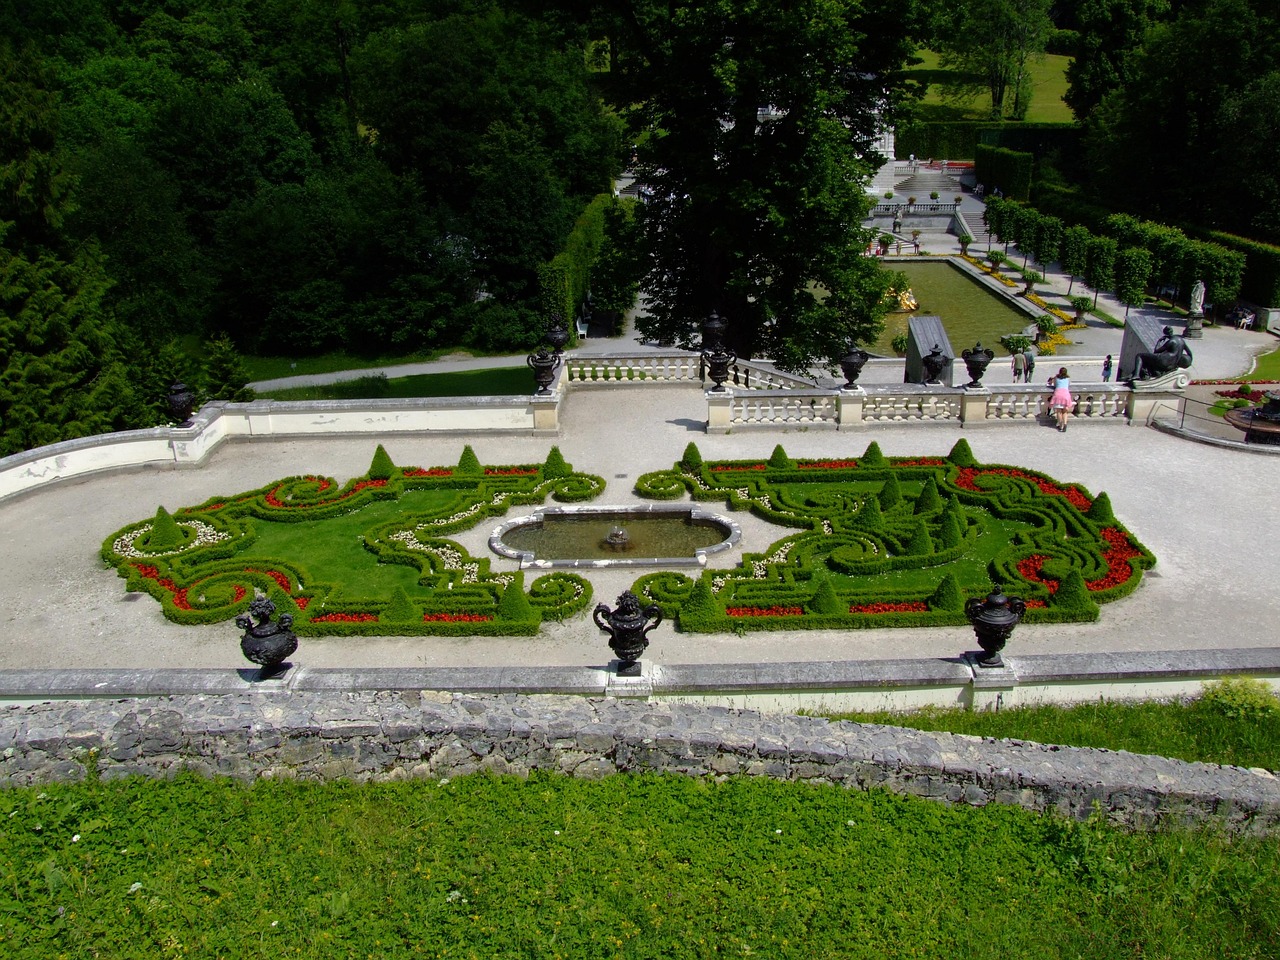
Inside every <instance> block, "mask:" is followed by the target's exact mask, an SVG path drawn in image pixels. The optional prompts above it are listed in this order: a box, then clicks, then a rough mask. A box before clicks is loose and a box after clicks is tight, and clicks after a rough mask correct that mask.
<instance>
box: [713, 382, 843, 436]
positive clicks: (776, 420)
mask: <svg viewBox="0 0 1280 960" xmlns="http://www.w3.org/2000/svg"><path fill="white" fill-rule="evenodd" d="M729 417H730V422H732V423H735V424H739V425H743V426H746V425H759V426H774V427H777V426H787V425H789V424H795V425H802V424H811V423H830V424H837V423H839V422H840V402H839V397H838V396H836V395H835V394H834V393H832V392H830V391H822V392H801V391H799V390H751V391H749V392H746V393H740V394H735V395H734V397H733V399H732V401H731V403H730V414H729Z"/></svg>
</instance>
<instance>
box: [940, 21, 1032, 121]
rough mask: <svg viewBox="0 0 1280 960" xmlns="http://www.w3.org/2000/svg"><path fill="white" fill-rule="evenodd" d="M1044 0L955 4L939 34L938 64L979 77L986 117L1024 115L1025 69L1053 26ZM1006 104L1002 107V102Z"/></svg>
mask: <svg viewBox="0 0 1280 960" xmlns="http://www.w3.org/2000/svg"><path fill="white" fill-rule="evenodd" d="M1049 7H1050V0H974V2H971V3H965V4H958V5H957V6H956V7H955V11H954V13H953V20H952V23H951V25H950V28H949V29H947V30H945V31H943V32H942V33H941V35H940V36H939V41H940V43H941V45H942V65H943V66H944V67H952V68H958V69H960V70H962V71H964V72H966V73H970V74H973V75H976V76H980V77H982V80H983V84H984V85H985V86H986V88H987V92H988V93H989V94H990V95H991V117H992V119H994V120H1001V119H1003V118H1004V116H1005V114H1006V113H1009V114H1010V115H1012V116H1013V117H1014V119H1016V120H1021V119H1023V118H1025V117H1026V114H1027V107H1028V106H1029V104H1030V97H1031V77H1030V73H1029V70H1028V67H1029V65H1030V63H1031V61H1032V60H1033V59H1036V58H1037V57H1042V56H1043V55H1044V45H1045V42H1046V41H1047V40H1048V39H1049V32H1050V31H1051V30H1052V29H1053V22H1052V21H1051V20H1050V19H1049ZM1010 93H1012V95H1013V97H1012V103H1011V104H1009V105H1008V106H1009V108H1008V110H1006V100H1007V99H1008V98H1009V94H1010Z"/></svg>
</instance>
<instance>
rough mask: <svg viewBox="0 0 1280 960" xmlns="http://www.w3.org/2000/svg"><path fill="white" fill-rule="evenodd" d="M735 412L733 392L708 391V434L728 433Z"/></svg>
mask: <svg viewBox="0 0 1280 960" xmlns="http://www.w3.org/2000/svg"><path fill="white" fill-rule="evenodd" d="M732 411H733V392H732V391H731V390H708V391H707V433H728V432H729V418H730V416H731V414H732Z"/></svg>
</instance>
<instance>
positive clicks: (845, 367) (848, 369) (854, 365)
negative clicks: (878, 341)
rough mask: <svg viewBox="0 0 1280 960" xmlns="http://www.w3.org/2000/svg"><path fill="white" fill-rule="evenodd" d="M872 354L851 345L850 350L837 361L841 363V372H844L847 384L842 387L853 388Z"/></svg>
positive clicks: (845, 388)
mask: <svg viewBox="0 0 1280 960" xmlns="http://www.w3.org/2000/svg"><path fill="white" fill-rule="evenodd" d="M870 359H871V354H869V353H867V351H865V350H859V349H858V348H857V347H850V348H849V352H848V353H846V354H845V355H844V356H843V357H841V358H840V359H839V361H837V362H838V363H839V364H840V372H841V373H843V374H844V379H845V384H844V386H843V387H842V388H841V389H844V390H851V389H853V385H854V384H855V383H856V382H857V380H858V377H859V376H861V375H862V368H863V367H864V366H866V363H867V361H868V360H870Z"/></svg>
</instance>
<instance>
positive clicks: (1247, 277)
mask: <svg viewBox="0 0 1280 960" xmlns="http://www.w3.org/2000/svg"><path fill="white" fill-rule="evenodd" d="M1204 236H1205V238H1206V239H1208V240H1211V241H1213V242H1214V243H1217V244H1221V245H1222V246H1224V247H1226V248H1227V249H1229V250H1234V251H1236V252H1237V253H1242V254H1244V261H1245V264H1244V278H1243V280H1242V281H1241V285H1240V296H1241V297H1243V298H1244V299H1245V300H1248V301H1249V302H1250V303H1256V304H1258V305H1259V306H1263V307H1280V247H1277V246H1273V245H1271V244H1269V243H1263V242H1261V241H1260V240H1250V239H1248V238H1246V237H1239V236H1236V235H1235V234H1233V233H1224V232H1222V231H1221V230H1208V231H1205V233H1204Z"/></svg>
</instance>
